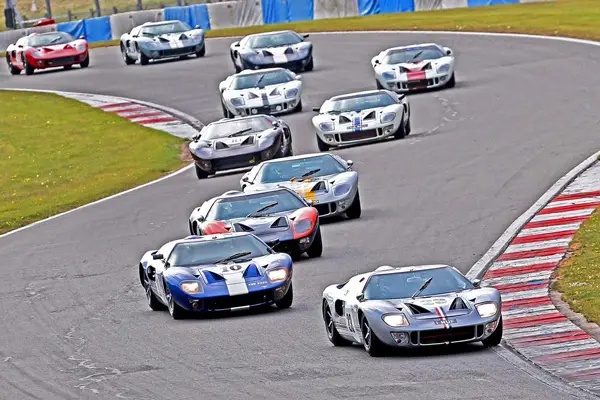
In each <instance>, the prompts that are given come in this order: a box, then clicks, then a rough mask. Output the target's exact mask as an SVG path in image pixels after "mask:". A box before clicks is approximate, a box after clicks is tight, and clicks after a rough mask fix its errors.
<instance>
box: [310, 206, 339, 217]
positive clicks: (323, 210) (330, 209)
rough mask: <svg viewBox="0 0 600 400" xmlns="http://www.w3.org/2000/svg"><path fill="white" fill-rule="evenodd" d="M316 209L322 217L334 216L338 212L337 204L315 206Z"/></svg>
mask: <svg viewBox="0 0 600 400" xmlns="http://www.w3.org/2000/svg"><path fill="white" fill-rule="evenodd" d="M314 207H315V208H316V209H317V211H318V212H319V215H320V216H323V215H328V214H332V213H334V212H335V211H336V210H337V204H336V203H324V204H315V205H314Z"/></svg>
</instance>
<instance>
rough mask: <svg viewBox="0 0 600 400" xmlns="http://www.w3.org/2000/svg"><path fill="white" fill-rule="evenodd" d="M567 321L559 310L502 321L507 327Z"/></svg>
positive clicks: (523, 326)
mask: <svg viewBox="0 0 600 400" xmlns="http://www.w3.org/2000/svg"><path fill="white" fill-rule="evenodd" d="M563 321H567V317H565V316H564V315H562V314H561V313H559V312H554V313H551V314H546V315H536V316H534V317H521V318H514V319H511V320H510V321H506V322H505V323H504V327H505V328H507V329H514V328H526V327H530V326H535V325H545V324H553V323H556V322H563Z"/></svg>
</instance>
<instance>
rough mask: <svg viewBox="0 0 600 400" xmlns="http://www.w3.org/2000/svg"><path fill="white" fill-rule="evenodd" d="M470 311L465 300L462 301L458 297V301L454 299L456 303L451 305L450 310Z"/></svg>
mask: <svg viewBox="0 0 600 400" xmlns="http://www.w3.org/2000/svg"><path fill="white" fill-rule="evenodd" d="M468 309H469V307H467V305H466V304H465V302H464V301H463V299H461V298H460V297H457V298H456V299H454V301H453V302H452V304H451V305H450V310H468Z"/></svg>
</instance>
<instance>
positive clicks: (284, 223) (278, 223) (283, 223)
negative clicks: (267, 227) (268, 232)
mask: <svg viewBox="0 0 600 400" xmlns="http://www.w3.org/2000/svg"><path fill="white" fill-rule="evenodd" d="M286 226H288V223H287V220H286V219H285V217H279V218H277V220H276V221H275V222H273V223H272V224H271V228H285V227H286Z"/></svg>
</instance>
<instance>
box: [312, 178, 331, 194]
mask: <svg viewBox="0 0 600 400" xmlns="http://www.w3.org/2000/svg"><path fill="white" fill-rule="evenodd" d="M325 189H327V185H325V182H324V181H319V182H318V183H317V184H316V185H315V186H313V188H312V189H311V190H310V191H311V192H318V191H320V190H325Z"/></svg>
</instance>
